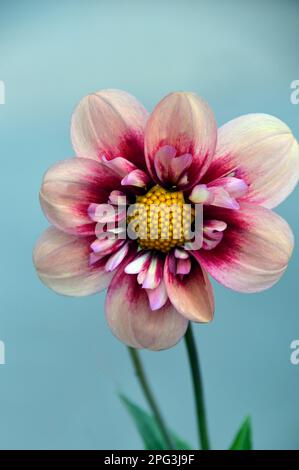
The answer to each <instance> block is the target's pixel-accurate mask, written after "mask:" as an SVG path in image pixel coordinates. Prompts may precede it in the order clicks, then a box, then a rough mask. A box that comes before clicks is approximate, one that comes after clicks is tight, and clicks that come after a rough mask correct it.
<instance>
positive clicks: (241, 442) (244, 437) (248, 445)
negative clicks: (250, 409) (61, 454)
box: [229, 416, 252, 450]
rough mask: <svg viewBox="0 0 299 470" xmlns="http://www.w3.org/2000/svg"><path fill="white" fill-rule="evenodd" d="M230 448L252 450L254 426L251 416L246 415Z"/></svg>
mask: <svg viewBox="0 0 299 470" xmlns="http://www.w3.org/2000/svg"><path fill="white" fill-rule="evenodd" d="M229 450H252V427H251V419H250V416H246V418H245V419H244V421H243V423H242V424H241V426H240V428H239V431H238V432H237V434H236V436H235V438H234V440H233V442H232V444H231V446H230V448H229Z"/></svg>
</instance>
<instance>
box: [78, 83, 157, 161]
mask: <svg viewBox="0 0 299 470" xmlns="http://www.w3.org/2000/svg"><path fill="white" fill-rule="evenodd" d="M147 117H148V113H147V111H146V110H145V108H144V107H143V106H142V104H140V103H139V102H138V101H137V100H136V98H134V97H133V96H131V95H130V94H129V93H126V92H124V91H120V90H102V91H99V92H97V93H93V94H91V95H88V96H86V97H85V98H83V99H82V100H81V101H80V103H79V104H78V106H77V108H76V109H75V111H74V114H73V117H72V125H71V138H72V144H73V147H74V149H75V152H76V154H77V156H78V157H85V158H92V159H94V160H98V159H99V158H101V157H102V155H106V156H107V157H108V159H109V160H110V159H111V158H114V157H118V156H122V157H124V158H126V159H127V160H129V161H131V162H132V163H134V164H135V165H136V166H137V167H139V168H145V162H144V156H143V139H144V128H145V123H146V120H147Z"/></svg>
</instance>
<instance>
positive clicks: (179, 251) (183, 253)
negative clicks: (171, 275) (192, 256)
mask: <svg viewBox="0 0 299 470" xmlns="http://www.w3.org/2000/svg"><path fill="white" fill-rule="evenodd" d="M174 256H175V257H176V258H179V259H187V258H189V255H188V253H187V252H186V251H185V250H184V249H181V248H176V249H175V250H174Z"/></svg>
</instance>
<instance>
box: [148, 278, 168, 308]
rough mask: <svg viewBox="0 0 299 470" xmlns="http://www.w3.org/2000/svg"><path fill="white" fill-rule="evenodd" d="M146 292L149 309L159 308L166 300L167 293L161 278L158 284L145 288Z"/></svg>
mask: <svg viewBox="0 0 299 470" xmlns="http://www.w3.org/2000/svg"><path fill="white" fill-rule="evenodd" d="M146 293H147V296H148V300H149V304H150V308H151V310H159V309H160V308H161V307H163V306H164V305H165V304H166V302H167V300H168V294H167V291H166V287H165V283H164V281H163V280H161V282H160V284H159V285H158V287H156V288H155V289H146Z"/></svg>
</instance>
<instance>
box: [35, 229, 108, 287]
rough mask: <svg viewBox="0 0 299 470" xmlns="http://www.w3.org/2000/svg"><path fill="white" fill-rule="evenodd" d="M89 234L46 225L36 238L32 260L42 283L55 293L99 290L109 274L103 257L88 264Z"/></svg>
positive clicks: (104, 284)
mask: <svg viewBox="0 0 299 470" xmlns="http://www.w3.org/2000/svg"><path fill="white" fill-rule="evenodd" d="M90 242H91V240H90V237H77V236H74V235H69V234H66V233H63V232H61V231H60V230H58V229H56V228H54V227H50V228H48V229H47V230H46V231H45V232H44V233H43V235H42V236H41V238H40V239H39V240H38V242H37V244H36V246H35V249H34V252H33V261H34V264H35V268H36V270H37V273H38V275H39V277H40V279H41V280H42V282H43V283H44V284H46V286H48V287H50V288H51V289H53V290H54V291H56V292H58V293H59V294H64V295H71V296H84V295H90V294H94V293H96V292H100V291H101V290H103V289H106V287H107V286H108V285H109V283H110V281H111V279H112V277H113V274H114V273H113V274H112V273H107V272H106V271H105V262H106V261H105V259H103V260H100V261H98V263H96V264H93V265H90V264H89V253H90V246H89V245H90Z"/></svg>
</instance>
